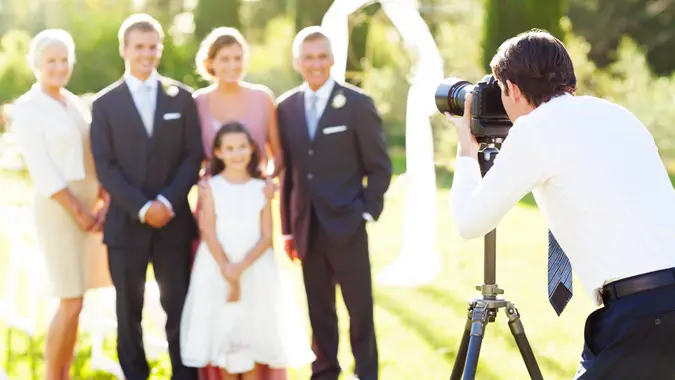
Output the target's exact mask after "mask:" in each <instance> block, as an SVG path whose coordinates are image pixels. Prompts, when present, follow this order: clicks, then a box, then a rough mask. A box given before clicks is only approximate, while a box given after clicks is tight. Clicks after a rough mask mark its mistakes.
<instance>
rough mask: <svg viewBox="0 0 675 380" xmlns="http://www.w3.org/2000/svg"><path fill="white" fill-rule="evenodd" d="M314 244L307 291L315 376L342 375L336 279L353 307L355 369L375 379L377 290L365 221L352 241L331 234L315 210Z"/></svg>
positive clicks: (327, 379)
mask: <svg viewBox="0 0 675 380" xmlns="http://www.w3.org/2000/svg"><path fill="white" fill-rule="evenodd" d="M310 225H311V233H310V244H309V250H308V252H307V256H306V257H305V258H304V260H303V262H302V272H303V277H304V281H305V290H306V292H307V304H308V308H309V320H310V322H311V324H312V331H313V339H312V347H313V349H314V353H315V354H316V356H317V359H316V361H315V362H314V363H312V377H311V379H312V380H337V379H338V376H339V375H340V371H341V369H340V364H339V363H338V357H337V355H338V339H339V332H338V319H337V314H336V304H335V294H336V284H340V289H341V291H342V298H343V299H344V301H345V306H346V307H347V311H348V312H349V323H350V331H349V333H350V341H351V346H352V353H353V355H354V361H355V362H356V375H357V376H358V377H359V379H360V380H375V379H377V374H378V352H377V343H376V340H375V324H374V321H373V290H372V280H371V273H370V257H369V253H368V235H367V233H366V228H365V222H364V224H363V225H362V226H361V227H359V229H358V231H357V232H356V233H355V234H354V235H353V237H352V238H351V239H349V241H347V242H336V241H334V240H333V239H331V238H330V236H328V235H327V234H326V232H325V231H324V230H323V228H322V227H321V225H320V224H319V222H318V220H317V218H316V217H315V216H313V218H312V222H311V224H310Z"/></svg>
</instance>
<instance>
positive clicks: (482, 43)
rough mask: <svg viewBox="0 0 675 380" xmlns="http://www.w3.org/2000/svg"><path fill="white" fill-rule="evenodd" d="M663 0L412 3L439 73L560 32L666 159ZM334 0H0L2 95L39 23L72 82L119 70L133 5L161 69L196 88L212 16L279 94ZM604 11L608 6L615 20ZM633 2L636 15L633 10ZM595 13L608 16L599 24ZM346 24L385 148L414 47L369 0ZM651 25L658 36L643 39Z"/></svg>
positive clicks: (11, 85) (581, 72)
mask: <svg viewBox="0 0 675 380" xmlns="http://www.w3.org/2000/svg"><path fill="white" fill-rule="evenodd" d="M664 2H667V3H668V2H669V1H666V0H661V1H660V2H657V1H651V0H640V1H637V0H615V1H611V2H608V1H605V0H568V1H565V0H555V1H553V2H541V1H537V0H517V1H516V0H514V1H510V2H508V5H509V6H508V7H506V6H505V4H506V2H504V1H500V0H485V1H483V2H482V3H481V2H478V1H472V0H453V1H440V0H420V9H421V13H422V15H423V17H424V18H425V20H426V21H427V23H428V25H429V27H430V29H431V30H432V32H433V33H434V36H435V39H436V41H437V44H438V46H439V49H440V51H441V54H442V56H443V59H444V62H445V73H446V74H447V75H448V76H449V75H452V76H457V77H463V78H466V79H468V80H471V81H476V80H478V79H480V78H481V77H482V76H483V75H484V74H485V72H486V67H487V66H486V65H487V62H489V59H490V58H491V56H492V54H493V52H494V49H495V48H496V47H497V46H499V44H500V43H501V42H502V41H503V40H504V39H506V38H507V37H509V36H511V35H514V34H516V33H517V32H519V31H522V30H527V29H529V28H532V27H540V28H545V29H548V30H550V31H551V32H552V33H554V34H555V35H556V36H558V37H560V38H561V39H563V40H564V41H565V42H566V44H567V46H568V48H569V49H570V51H571V53H572V55H573V58H574V62H575V65H576V70H577V76H578V81H579V86H578V87H579V92H578V93H579V94H582V95H583V94H590V95H595V96H601V97H606V98H608V99H610V100H612V101H615V102H618V103H620V104H622V105H624V106H626V107H627V108H629V109H630V110H631V111H633V112H634V113H636V114H637V115H638V117H639V118H640V119H641V120H642V121H643V122H644V123H645V124H646V126H647V127H648V128H649V130H650V131H651V132H652V133H653V134H654V136H655V138H656V140H657V143H658V145H659V147H660V149H661V151H662V156H663V158H664V160H665V161H666V162H667V163H668V165H669V167H670V166H672V164H671V162H673V159H674V158H675V150H674V149H675V148H674V147H673V142H672V141H673V138H672V137H673V134H674V132H673V131H674V130H675V129H674V128H673V126H672V125H671V124H672V121H671V120H673V119H674V118H675V107H673V101H674V98H673V94H675V76H673V75H672V69H673V67H675V62H673V61H675V56H674V55H672V54H668V53H667V51H672V50H669V49H667V46H669V45H668V44H669V43H670V41H671V40H672V38H671V34H675V31H674V30H671V29H672V28H667V27H666V26H663V27H661V28H660V29H659V27H658V26H659V25H661V24H664V23H665V21H663V20H669V19H670V18H669V17H671V13H673V10H672V9H675V7H664V6H663V3H664ZM331 3H332V1H331V0H311V1H310V0H227V1H221V0H186V1H183V0H0V21H3V22H1V23H0V84H1V85H0V103H8V102H11V101H12V100H13V99H15V98H16V97H17V96H19V95H20V94H21V93H23V92H25V91H26V90H27V89H28V88H29V86H30V85H31V83H32V82H33V77H32V73H31V72H30V70H29V69H28V68H27V65H26V61H25V56H26V52H27V49H28V45H29V42H30V38H31V37H32V36H33V35H34V34H35V33H37V32H38V31H39V30H41V29H44V28H64V29H66V30H68V31H70V32H71V33H72V35H73V36H74V39H75V42H76V44H77V59H78V61H77V65H76V68H75V71H74V74H73V78H72V80H71V83H70V89H71V91H73V92H75V93H78V94H85V93H95V92H97V91H99V90H101V89H102V88H104V87H105V86H107V85H108V84H110V83H111V82H113V81H115V80H116V79H118V78H119V77H120V76H121V75H122V73H123V70H124V67H123V63H122V61H121V59H120V58H119V54H118V45H117V30H118V27H119V25H120V23H121V21H122V20H123V19H124V18H125V17H126V16H128V15H129V13H130V12H134V11H144V12H148V13H151V14H152V15H153V16H155V17H157V18H158V19H159V20H160V21H161V22H162V23H163V25H164V27H165V31H166V33H167V38H166V41H165V45H166V48H165V52H164V57H163V60H162V63H161V67H160V70H161V71H162V73H164V74H165V75H168V76H171V77H174V78H176V79H178V80H181V81H183V82H185V83H187V84H188V85H190V86H193V87H195V88H197V87H200V86H204V85H205V84H206V83H204V82H203V81H201V80H200V78H199V77H198V76H197V74H196V72H195V65H194V62H193V60H194V58H193V57H194V56H195V53H196V51H197V48H198V45H199V42H200V39H201V38H202V37H203V36H204V35H205V34H206V33H208V31H210V30H211V29H212V28H213V27H216V26H221V25H230V26H238V27H239V28H240V29H241V30H242V32H243V33H244V35H245V37H246V38H247V40H248V42H249V44H250V45H251V57H250V61H249V64H248V73H249V74H248V75H247V80H249V81H253V82H260V83H264V84H266V85H267V86H269V87H270V88H271V89H272V90H273V91H274V92H275V93H276V94H277V95H279V94H281V93H282V92H284V91H286V90H287V89H289V88H291V87H293V86H295V85H297V84H298V83H299V81H300V78H299V76H298V75H297V73H295V72H294V71H293V69H292V66H291V57H290V45H291V42H292V38H293V36H294V34H295V33H296V31H297V30H299V28H301V27H303V26H306V25H311V24H318V23H320V21H321V17H322V15H323V13H324V12H325V10H326V9H328V7H329V6H330V4H331ZM610 3H611V4H610ZM669 3H673V1H670V2H669ZM636 4H641V6H638V5H636ZM605 10H606V12H608V13H606V12H605ZM606 14H611V15H612V21H613V22H612V23H610V22H609V21H607V20H606V19H607V16H606ZM631 14H634V15H637V16H636V17H634V18H633V19H630V18H629V16H630V15H631ZM593 15H596V16H597V17H593ZM657 21H658V22H657ZM602 22H604V23H605V24H607V25H611V26H612V27H611V28H610V27H607V28H606V29H607V30H600V29H598V27H597V26H598V25H599V24H601V23H602ZM350 26H351V28H352V35H351V39H352V40H351V43H350V48H351V51H350V56H349V63H348V70H349V72H348V73H349V76H348V79H349V80H350V81H351V82H352V83H355V84H357V85H359V86H362V87H363V88H364V89H366V91H368V93H369V94H371V95H372V96H373V98H374V99H375V101H376V104H377V105H378V107H379V110H380V112H381V113H382V115H383V117H384V120H385V123H386V129H387V135H388V138H389V141H390V144H391V145H392V148H393V149H404V148H405V146H404V141H405V139H404V135H403V133H404V129H405V128H404V123H405V104H406V96H407V90H408V82H407V75H408V73H409V70H410V65H411V64H412V57H410V56H409V55H408V54H407V53H406V51H405V47H404V46H403V44H402V41H401V39H400V37H399V36H398V34H397V32H396V30H395V29H394V28H393V26H392V25H391V23H390V22H389V20H388V19H387V18H386V16H385V14H384V12H382V11H381V10H380V7H379V5H378V4H377V2H374V3H372V4H370V5H368V6H367V7H365V8H363V9H362V10H360V11H359V12H356V13H354V14H353V15H352V16H351V17H350ZM648 32H649V33H651V34H649V35H653V36H655V38H657V39H658V40H659V41H661V42H660V44H656V42H654V41H648V40H647V39H646V37H645V34H646V33H648ZM674 43H675V42H674ZM655 46H656V47H655ZM659 47H661V48H660V49H659ZM650 57H651V58H650ZM654 67H656V68H657V69H658V74H655V73H654V72H653V70H655V69H653V68H654ZM0 125H2V123H1V122H0ZM447 126H448V125H447V123H446V122H445V121H444V120H443V118H442V117H440V115H439V116H438V117H435V118H434V130H435V134H434V136H435V139H436V150H437V153H436V157H437V161H438V163H439V165H442V166H445V165H451V164H452V157H453V155H452V154H451V152H452V151H453V149H454V140H453V137H452V133H451V130H449V128H447ZM1 128H2V126H0V130H1Z"/></svg>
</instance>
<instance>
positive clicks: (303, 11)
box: [288, 0, 333, 31]
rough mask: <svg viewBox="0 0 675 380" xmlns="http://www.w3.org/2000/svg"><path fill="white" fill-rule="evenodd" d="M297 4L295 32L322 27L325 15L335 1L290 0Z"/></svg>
mask: <svg viewBox="0 0 675 380" xmlns="http://www.w3.org/2000/svg"><path fill="white" fill-rule="evenodd" d="M288 1H291V2H294V3H295V6H294V8H295V30H296V31H300V30H301V29H302V28H305V27H308V26H312V25H321V20H323V15H324V14H326V11H328V8H330V6H331V4H333V0H288Z"/></svg>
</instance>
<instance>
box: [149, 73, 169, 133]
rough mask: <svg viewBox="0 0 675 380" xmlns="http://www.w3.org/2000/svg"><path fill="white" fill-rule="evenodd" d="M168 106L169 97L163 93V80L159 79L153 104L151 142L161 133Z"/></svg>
mask: <svg viewBox="0 0 675 380" xmlns="http://www.w3.org/2000/svg"><path fill="white" fill-rule="evenodd" d="M168 105H169V97H168V96H167V95H166V92H164V82H163V78H162V77H160V78H159V81H158V83H157V99H156V102H155V121H154V122H153V127H152V137H153V140H154V139H155V137H156V136H157V134H158V133H159V132H160V131H161V128H162V123H163V122H164V112H165V111H166V110H167V108H168Z"/></svg>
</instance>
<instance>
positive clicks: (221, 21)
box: [194, 0, 244, 39]
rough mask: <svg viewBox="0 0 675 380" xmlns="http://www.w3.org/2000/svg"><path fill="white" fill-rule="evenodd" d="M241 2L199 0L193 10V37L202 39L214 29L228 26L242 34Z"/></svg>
mask: <svg viewBox="0 0 675 380" xmlns="http://www.w3.org/2000/svg"><path fill="white" fill-rule="evenodd" d="M240 9H241V0H227V1H223V0H199V3H198V4H197V7H196V8H195V10H194V18H195V37H196V38H198V39H202V38H204V37H205V36H206V35H207V34H209V33H210V32H211V30H213V29H214V28H217V27H219V26H229V27H231V28H236V29H238V30H239V31H240V32H241V33H242V34H243V33H244V31H243V30H242V23H241V14H240Z"/></svg>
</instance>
